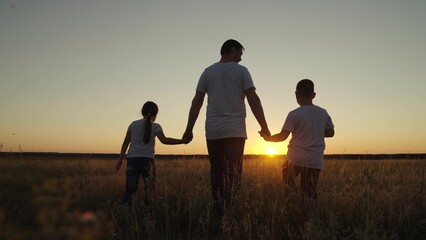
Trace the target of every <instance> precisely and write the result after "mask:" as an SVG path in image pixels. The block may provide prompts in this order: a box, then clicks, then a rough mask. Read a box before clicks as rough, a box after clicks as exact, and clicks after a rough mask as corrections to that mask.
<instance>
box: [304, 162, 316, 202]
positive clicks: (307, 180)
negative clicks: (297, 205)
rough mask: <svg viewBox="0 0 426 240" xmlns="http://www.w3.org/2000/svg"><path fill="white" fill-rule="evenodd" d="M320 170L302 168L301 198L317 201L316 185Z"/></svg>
mask: <svg viewBox="0 0 426 240" xmlns="http://www.w3.org/2000/svg"><path fill="white" fill-rule="evenodd" d="M320 171H321V169H314V168H303V169H302V175H301V188H302V194H303V197H306V198H311V199H317V183H318V179H319V174H320Z"/></svg>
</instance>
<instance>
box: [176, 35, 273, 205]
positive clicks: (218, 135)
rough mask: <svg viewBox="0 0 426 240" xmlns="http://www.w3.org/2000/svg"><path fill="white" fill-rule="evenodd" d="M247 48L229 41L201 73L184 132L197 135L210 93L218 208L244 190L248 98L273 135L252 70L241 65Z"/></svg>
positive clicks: (208, 131) (209, 146)
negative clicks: (242, 175)
mask: <svg viewBox="0 0 426 240" xmlns="http://www.w3.org/2000/svg"><path fill="white" fill-rule="evenodd" d="M243 50H244V47H243V46H242V45H241V44H240V43H239V42H238V41H236V40H233V39H230V40H227V41H226V42H225V43H224V44H223V45H222V48H221V50H220V54H221V59H220V61H219V62H218V63H214V64H213V65H211V66H210V67H208V68H206V69H205V70H204V72H203V73H202V74H201V77H200V79H199V81H198V85H197V89H196V93H195V96H194V98H193V100H192V105H191V109H190V111H189V117H188V124H187V126H186V130H185V133H184V135H183V137H184V138H189V139H192V138H193V133H192V130H193V128H194V124H195V122H196V120H197V118H198V114H199V113H200V109H201V107H202V105H203V101H204V96H205V95H206V93H207V95H208V100H207V115H206V125H205V128H206V139H207V149H208V152H209V159H210V165H211V171H210V174H211V186H212V194H213V200H214V204H215V207H216V208H218V210H220V211H222V210H224V207H227V206H229V204H231V203H232V202H233V200H234V198H235V196H236V195H237V194H238V193H239V190H240V182H241V172H242V157H243V153H244V144H245V140H246V139H247V133H246V125H245V118H246V109H245V103H244V99H245V97H247V100H248V103H249V105H250V108H251V111H252V112H253V114H254V116H255V118H256V120H257V121H258V123H259V124H260V127H261V131H260V132H261V133H263V134H265V135H271V134H270V132H269V129H268V125H267V124H266V120H265V116H264V113H263V108H262V104H261V102H260V99H259V97H258V95H257V94H256V88H255V87H254V84H253V80H252V78H251V76H250V73H249V71H248V70H247V68H246V67H244V66H241V65H239V64H238V62H240V61H241V56H242V55H243Z"/></svg>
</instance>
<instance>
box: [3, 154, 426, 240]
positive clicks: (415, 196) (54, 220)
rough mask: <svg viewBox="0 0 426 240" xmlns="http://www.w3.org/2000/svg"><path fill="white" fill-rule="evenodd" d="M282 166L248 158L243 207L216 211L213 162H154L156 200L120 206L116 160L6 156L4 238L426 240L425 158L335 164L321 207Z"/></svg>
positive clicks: (325, 179) (121, 178)
mask: <svg viewBox="0 0 426 240" xmlns="http://www.w3.org/2000/svg"><path fill="white" fill-rule="evenodd" d="M282 161H283V159H279V158H278V159H276V158H270V157H259V159H253V160H246V161H244V164H243V165H244V166H243V183H242V192H241V196H240V197H239V199H238V204H237V206H236V207H235V208H233V209H231V210H230V211H229V212H227V214H226V215H225V216H224V217H219V216H216V215H214V214H213V213H212V212H211V211H210V209H211V192H210V182H209V181H210V180H209V171H210V169H209V163H208V161H205V160H198V159H187V160H170V161H165V160H164V161H157V163H156V164H157V190H156V195H157V198H156V201H155V203H154V204H153V205H152V206H150V207H146V206H144V205H143V189H142V188H143V184H142V185H141V189H140V190H139V192H138V198H137V200H138V201H137V204H135V205H134V206H132V207H131V208H130V209H129V208H126V207H121V206H118V205H117V200H118V198H119V197H120V195H121V193H122V191H123V190H124V182H125V175H124V171H121V172H119V173H116V172H115V170H114V163H115V161H114V160H113V159H98V160H96V159H87V158H86V159H49V158H40V159H37V158H28V157H27V158H25V157H21V158H19V157H8V158H5V157H2V158H1V159H0V186H1V189H0V198H1V202H0V239H29V238H31V239H426V209H425V206H424V203H425V202H426V194H425V193H426V190H425V183H426V181H425V180H426V177H425V169H426V161H424V160H381V161H357V160H352V161H345V160H328V161H326V168H325V169H324V170H323V171H322V172H321V175H320V182H319V186H318V192H319V199H318V200H317V201H316V202H309V201H302V199H301V198H300V197H299V196H298V195H297V194H291V195H285V194H284V188H283V185H282V181H281V164H282Z"/></svg>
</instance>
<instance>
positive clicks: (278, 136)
mask: <svg viewBox="0 0 426 240" xmlns="http://www.w3.org/2000/svg"><path fill="white" fill-rule="evenodd" d="M259 133H260V132H259ZM260 134H261V136H262V137H263V139H265V141H268V142H282V141H285V140H286V139H287V138H288V136H289V135H290V131H287V130H284V129H282V130H281V132H280V133H277V134H275V135H272V136H268V135H266V134H262V133H260Z"/></svg>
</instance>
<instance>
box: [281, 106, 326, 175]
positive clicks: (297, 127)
mask: <svg viewBox="0 0 426 240" xmlns="http://www.w3.org/2000/svg"><path fill="white" fill-rule="evenodd" d="M333 128H334V125H333V122H332V120H331V117H330V116H329V115H328V113H327V111H326V110H325V109H323V108H321V107H318V106H315V105H308V106H300V107H299V108H296V109H295V110H293V111H291V112H289V114H288V115H287V118H286V120H285V122H284V125H283V130H286V131H289V132H291V134H292V137H291V139H290V143H289V145H288V152H287V160H288V161H290V162H291V163H293V164H294V165H296V166H301V167H308V168H315V169H322V168H324V149H325V141H324V137H325V136H324V135H325V129H333Z"/></svg>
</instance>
